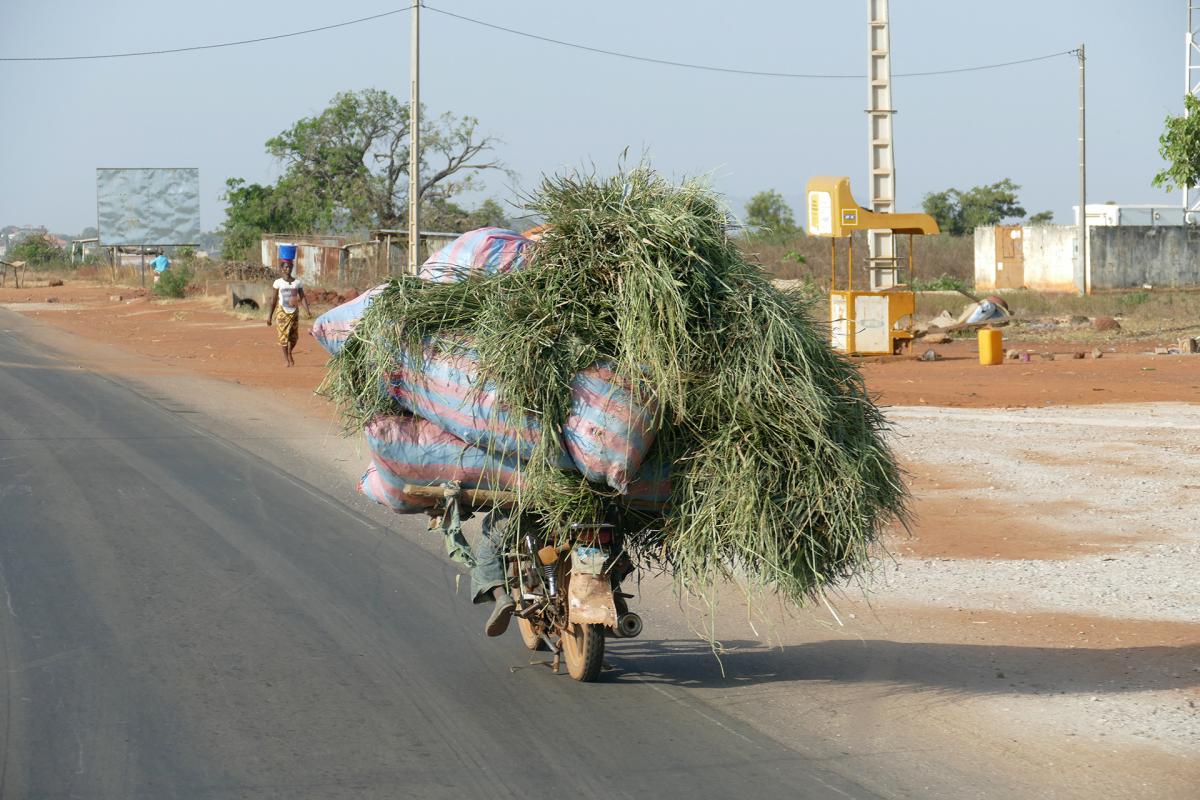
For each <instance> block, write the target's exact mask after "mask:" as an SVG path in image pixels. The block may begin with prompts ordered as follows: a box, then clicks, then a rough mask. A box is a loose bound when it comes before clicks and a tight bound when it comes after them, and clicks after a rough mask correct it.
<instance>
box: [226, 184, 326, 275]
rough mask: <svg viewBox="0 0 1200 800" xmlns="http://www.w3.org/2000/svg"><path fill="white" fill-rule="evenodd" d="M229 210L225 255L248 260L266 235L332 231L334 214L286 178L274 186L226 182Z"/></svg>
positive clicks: (230, 257)
mask: <svg viewBox="0 0 1200 800" xmlns="http://www.w3.org/2000/svg"><path fill="white" fill-rule="evenodd" d="M221 197H222V199H223V200H225V202H226V203H227V204H228V205H227V206H226V208H225V226H224V228H223V230H222V234H223V236H224V239H223V241H222V244H221V255H222V256H224V257H225V258H229V259H245V258H247V257H249V256H250V254H251V253H252V252H253V251H254V250H255V249H256V248H257V247H258V243H259V241H260V237H261V236H262V234H264V233H311V232H320V231H324V230H328V229H329V227H330V225H331V222H332V218H333V211H332V209H331V208H329V207H328V206H327V205H324V204H322V203H321V202H320V200H319V199H317V198H314V197H313V196H312V195H311V194H308V193H305V192H301V191H297V190H295V189H294V187H293V185H292V184H291V182H289V181H288V180H287V179H286V177H285V178H282V179H280V181H279V183H277V184H276V185H274V186H263V185H262V184H259V183H249V184H248V183H246V182H245V181H244V180H242V179H241V178H230V179H229V180H227V181H225V194H223V195H222V196H221Z"/></svg>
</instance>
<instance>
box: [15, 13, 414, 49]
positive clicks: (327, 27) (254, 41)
mask: <svg viewBox="0 0 1200 800" xmlns="http://www.w3.org/2000/svg"><path fill="white" fill-rule="evenodd" d="M410 9H412V6H411V5H409V6H405V7H404V8H397V9H394V10H392V11H384V12H383V13H381V14H372V15H371V16H369V17H359V18H358V19H351V20H347V21H345V22H335V23H334V24H332V25H322V26H321V27H319V28H309V29H308V30H303V31H292V32H291V33H279V34H276V35H274V36H260V37H259V38H257V39H242V40H241V41H237V42H220V43H218V44H198V45H195V46H193V47H174V48H171V49H170V50H142V51H139V52H136V53H102V54H98V55H92V56H26V57H20V58H9V57H0V61H90V60H94V59H100V58H132V57H134V56H161V55H165V54H167V53H186V52H189V51H192V50H215V49H217V48H219V47H237V46H239V45H243V44H257V43H258V42H270V41H274V40H276V39H287V38H290V37H292V36H305V35H307V34H310V33H320V32H321V31H331V30H333V29H334V28H345V27H346V26H348V25H358V24H359V23H360V22H370V21H371V20H375V19H383V18H384V17H390V16H392V15H393V14H401V13H403V12H405V11H408V10H410Z"/></svg>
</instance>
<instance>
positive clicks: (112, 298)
mask: <svg viewBox="0 0 1200 800" xmlns="http://www.w3.org/2000/svg"><path fill="white" fill-rule="evenodd" d="M124 300H125V298H124V297H122V296H121V295H119V294H110V295H109V296H108V301H109V302H110V303H120V302H122V301H124Z"/></svg>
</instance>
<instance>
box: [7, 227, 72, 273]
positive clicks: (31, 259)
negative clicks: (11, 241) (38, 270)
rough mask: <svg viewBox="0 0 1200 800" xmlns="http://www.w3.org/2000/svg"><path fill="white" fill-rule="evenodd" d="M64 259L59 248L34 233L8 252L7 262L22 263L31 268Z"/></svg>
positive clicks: (42, 236)
mask: <svg viewBox="0 0 1200 800" xmlns="http://www.w3.org/2000/svg"><path fill="white" fill-rule="evenodd" d="M64 258H65V257H64V255H63V250H62V248H61V247H58V246H56V245H55V244H53V243H52V242H50V241H49V240H48V239H47V238H46V237H45V236H44V235H40V234H36V233H35V234H30V235H29V236H26V237H25V238H24V239H22V240H21V241H19V242H17V243H16V244H15V245H13V246H12V247H11V248H9V251H8V260H9V261H24V262H25V263H26V264H28V265H29V266H31V267H39V266H41V265H43V264H49V263H50V262H52V261H63V260H64Z"/></svg>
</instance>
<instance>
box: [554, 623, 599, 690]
mask: <svg viewBox="0 0 1200 800" xmlns="http://www.w3.org/2000/svg"><path fill="white" fill-rule="evenodd" d="M561 643H562V652H563V656H564V657H565V660H566V662H567V673H568V674H570V676H571V677H572V678H574V679H575V680H577V681H582V682H584V683H589V682H591V681H594V680H596V678H598V677H600V670H601V668H602V667H603V666H604V626H603V625H594V624H593V625H583V624H579V623H570V624H568V625H567V627H566V630H564V631H563V632H562V639H561Z"/></svg>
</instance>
